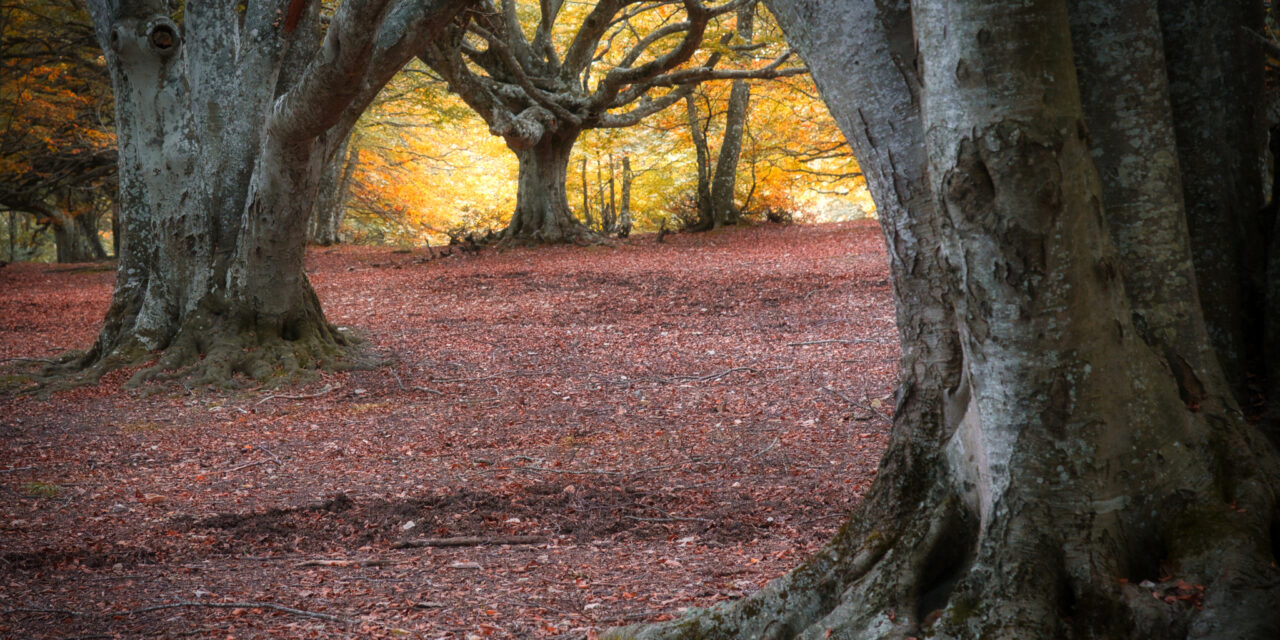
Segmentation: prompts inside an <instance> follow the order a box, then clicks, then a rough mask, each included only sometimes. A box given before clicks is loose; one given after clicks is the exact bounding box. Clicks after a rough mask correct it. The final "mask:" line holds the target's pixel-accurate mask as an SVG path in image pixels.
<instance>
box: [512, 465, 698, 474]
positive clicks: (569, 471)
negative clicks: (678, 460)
mask: <svg viewBox="0 0 1280 640" xmlns="http://www.w3.org/2000/svg"><path fill="white" fill-rule="evenodd" d="M678 466H680V465H678V464H664V465H662V466H658V467H645V468H644V469H636V470H635V471H614V470H610V469H554V468H551V467H532V466H524V467H495V468H493V469H492V470H493V471H537V472H541V473H567V474H570V475H578V476H590V475H598V476H634V475H639V474H641V473H649V472H651V471H665V470H667V469H674V468H676V467H678Z"/></svg>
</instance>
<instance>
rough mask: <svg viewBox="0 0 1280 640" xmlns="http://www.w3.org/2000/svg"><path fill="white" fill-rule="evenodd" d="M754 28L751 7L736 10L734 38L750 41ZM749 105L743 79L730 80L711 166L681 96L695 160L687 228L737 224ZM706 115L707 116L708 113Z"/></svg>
mask: <svg viewBox="0 0 1280 640" xmlns="http://www.w3.org/2000/svg"><path fill="white" fill-rule="evenodd" d="M754 27H755V7H754V6H753V5H748V6H743V7H739V8H738V26H737V31H738V36H739V37H740V38H742V39H743V40H744V41H746V42H751V37H752V33H753V31H754ZM750 106H751V86H750V85H748V84H747V81H746V80H734V81H733V88H732V89H730V91H729V103H728V106H727V107H726V109H725V116H724V134H723V136H722V137H721V138H720V152H719V153H718V154H717V155H716V162H715V166H714V167H713V166H711V150H710V147H709V145H708V143H707V135H706V130H705V129H704V127H703V123H702V119H701V118H700V117H699V116H698V107H697V103H696V102H695V100H694V94H693V93H690V94H689V95H687V96H685V111H686V115H687V116H688V118H689V131H690V134H691V136H692V138H693V144H694V147H695V151H696V153H697V159H698V186H697V192H696V194H695V198H696V200H697V206H698V221H697V222H696V223H694V224H693V225H692V226H691V227H690V228H691V229H692V230H694V231H707V230H710V229H716V228H719V227H723V226H727V225H735V224H737V223H738V220H739V218H740V214H741V211H740V210H739V209H738V206H737V203H736V202H734V197H735V196H736V195H737V194H736V188H737V184H738V160H739V159H740V157H741V155H742V136H743V133H744V132H745V130H746V127H747V115H748V109H749V107H750ZM708 116H710V114H708Z"/></svg>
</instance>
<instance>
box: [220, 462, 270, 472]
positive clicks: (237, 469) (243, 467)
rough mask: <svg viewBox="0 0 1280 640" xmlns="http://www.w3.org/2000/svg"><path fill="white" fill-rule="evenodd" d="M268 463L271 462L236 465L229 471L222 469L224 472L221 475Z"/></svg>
mask: <svg viewBox="0 0 1280 640" xmlns="http://www.w3.org/2000/svg"><path fill="white" fill-rule="evenodd" d="M268 462H271V461H270V460H255V461H253V462H246V463H244V464H238V465H236V466H234V467H231V468H230V469H224V470H223V471H222V473H231V472H232V471H239V470H241V469H248V468H249V467H256V466H258V465H260V464H266V463H268Z"/></svg>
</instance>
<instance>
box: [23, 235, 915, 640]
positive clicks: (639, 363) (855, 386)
mask: <svg viewBox="0 0 1280 640" xmlns="http://www.w3.org/2000/svg"><path fill="white" fill-rule="evenodd" d="M425 257H426V253H425V252H424V251H422V250H414V251H412V252H409V253H401V252H393V251H392V250H390V249H385V248H359V247H340V248H334V249H316V250H313V252H312V254H311V256H310V258H309V262H308V265H309V273H310V277H311V278H312V280H313V283H314V284H315V286H316V290H317V292H318V293H319V295H320V297H321V300H322V301H323V303H324V306H325V309H326V311H327V313H328V314H329V318H330V320H331V321H333V322H335V323H337V324H339V325H341V326H346V327H351V328H352V329H354V330H357V331H359V332H361V333H362V334H363V335H364V336H365V337H366V338H367V340H368V343H367V344H368V347H369V349H370V350H372V351H374V352H376V353H377V354H379V355H381V356H382V357H384V358H386V359H387V361H388V362H389V364H388V366H385V367H382V368H379V369H376V370H371V371H356V372H348V373H332V374H325V375H324V376H323V377H322V379H319V380H316V381H315V382H313V383H310V384H307V385H305V386H302V387H298V388H289V389H284V390H274V391H271V390H265V391H260V390H248V389H246V390H241V391H211V390H206V389H197V390H193V391H191V392H188V391H186V390H184V389H183V388H182V387H180V386H176V385H170V386H162V385H161V386H151V387H147V388H145V389H143V390H142V392H141V393H124V392H121V391H119V385H120V383H121V382H122V381H123V380H124V379H125V377H126V376H127V372H122V373H117V374H113V375H112V376H110V377H109V378H108V379H106V380H104V382H103V383H102V384H101V385H98V386H96V387H91V388H83V389H79V390H76V391H72V392H65V393H59V394H56V395H54V396H53V397H52V398H49V399H38V398H35V397H31V396H14V395H13V394H12V391H13V389H15V388H18V387H21V386H22V383H23V378H22V376H21V375H20V373H16V372H15V371H14V369H13V368H14V367H15V366H17V365H20V364H21V363H19V362H15V361H14V359H15V358H47V357H50V356H53V355H55V354H57V353H59V352H60V351H61V350H63V349H66V348H73V347H75V348H84V347H87V346H88V344H89V342H90V341H91V340H92V338H93V336H94V335H95V333H96V331H97V324H98V322H99V320H100V318H101V315H102V313H103V312H104V310H105V308H106V304H107V302H108V300H109V298H110V286H111V282H112V279H113V274H112V273H111V272H109V271H103V270H94V269H87V268H84V267H82V266H81V267H76V266H72V267H67V266H53V265H40V264H20V265H8V266H6V267H4V268H3V269H0V292H3V293H2V294H0V360H4V361H6V364H5V368H4V370H3V371H0V381H2V382H3V384H4V386H5V389H6V390H5V391H3V392H0V554H2V555H0V636H3V637H30V638H65V637H80V638H90V637H92V638H116V637H129V638H135V637H165V638H173V637H215V636H216V637H235V638H246V637H268V636H269V637H273V638H274V637H299V638H301V637H348V636H351V635H359V636H362V637H414V638H429V639H436V638H456V639H459V640H466V639H472V640H474V639H476V638H486V637H492V638H528V637H535V638H536V637H566V638H567V637H582V636H583V635H584V634H591V633H592V630H594V629H599V628H603V627H608V626H613V625H617V624H623V623H630V622H636V621H640V620H645V619H664V618H668V617H671V616H674V615H676V614H677V613H678V612H679V611H680V610H681V609H682V608H684V607H689V606H708V605H710V604H713V603H715V602H717V601H719V600H723V599H727V598H734V597H737V596H740V595H742V594H744V593H748V592H751V591H753V590H755V589H757V588H758V587H759V586H760V585H762V584H763V583H764V582H766V581H767V580H769V579H771V578H773V577H776V576H778V575H780V574H781V573H783V572H784V571H786V570H787V569H788V568H790V567H792V566H794V565H795V564H796V563H797V562H799V561H800V560H801V559H803V557H804V556H805V555H806V554H807V553H809V552H811V551H812V550H814V549H816V548H817V546H818V545H820V544H822V543H823V542H825V541H826V540H827V539H829V538H830V537H831V535H832V533H833V531H834V529H835V527H837V526H838V525H839V524H840V519H841V516H842V514H843V513H844V512H845V511H846V510H847V509H848V508H849V506H850V505H851V504H853V503H854V502H855V501H857V500H858V499H859V497H860V496H861V495H862V492H863V491H864V490H865V489H866V488H867V486H868V485H869V484H870V481H871V478H872V477H873V475H874V469H875V465H876V461H877V459H878V457H879V455H880V453H881V451H882V449H883V447H884V445H885V442H886V431H887V429H888V423H887V422H886V420H885V416H886V415H887V414H889V413H891V412H892V409H893V398H892V393H893V387H894V382H895V368H896V363H897V339H896V335H895V328H894V318H893V307H892V297H891V293H890V285H889V280H888V273H887V267H886V265H885V256H884V248H883V243H882V241H881V240H880V237H879V228H878V227H877V225H876V224H875V223H874V222H870V221H862V222H853V223H843V224H839V225H822V226H816V227H774V226H766V227H759V228H755V229H749V230H730V231H724V232H716V233H709V234H701V235H677V236H668V237H667V239H666V241H665V242H664V243H662V244H658V243H655V242H654V237H653V236H652V235H648V236H641V237H638V238H633V239H631V240H630V241H627V242H624V243H621V244H619V245H617V246H615V247H593V248H585V249H584V248H578V247H564V248H551V249H515V250H509V251H505V252H486V253H483V254H481V255H479V256H471V255H457V256H453V257H449V258H443V259H437V260H432V261H426V260H424V258H425ZM513 536H526V537H530V538H532V539H536V542H534V543H532V544H514V545H511V544H509V545H497V544H491V545H475V544H470V543H473V542H476V541H475V540H471V541H465V540H464V541H463V542H466V543H467V544H465V545H464V546H433V547H421V548H408V549H400V548H396V547H397V545H398V543H402V542H405V541H421V540H423V539H426V538H448V539H452V538H481V539H482V540H484V541H489V542H493V541H498V540H500V539H508V540H510V539H511V537H513ZM525 539H529V538H525ZM455 542H456V541H455ZM183 603H187V604H183ZM241 603H267V604H270V605H271V606H270V607H268V606H262V605H257V606H254V605H251V604H248V605H247V604H241ZM159 605H177V606H174V607H166V608H155V609H152V608H153V607H157V606H159ZM193 605H198V606H193ZM144 609H145V610H144ZM331 618H332V619H331Z"/></svg>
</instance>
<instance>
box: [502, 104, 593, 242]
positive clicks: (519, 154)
mask: <svg viewBox="0 0 1280 640" xmlns="http://www.w3.org/2000/svg"><path fill="white" fill-rule="evenodd" d="M578 133H579V131H578V130H575V129H563V128H562V129H559V130H557V131H555V132H549V133H547V134H545V135H543V136H542V137H541V138H540V139H539V140H538V141H537V143H536V144H533V145H530V146H513V147H512V151H514V152H515V154H516V158H517V159H518V160H519V162H520V178H519V185H518V187H517V190H516V210H515V212H514V213H512V214H511V222H510V223H509V224H507V228H506V230H505V231H503V235H504V239H505V240H506V241H508V242H515V243H561V242H588V241H590V240H591V238H592V236H593V233H592V232H591V230H590V229H588V228H587V227H586V226H584V225H583V224H582V223H581V222H578V220H577V218H575V217H574V216H573V212H572V211H570V210H569V196H568V193H567V192H566V188H565V185H566V182H567V179H568V171H569V153H570V152H571V151H573V144H574V143H575V142H577V140H578Z"/></svg>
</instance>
